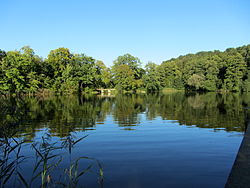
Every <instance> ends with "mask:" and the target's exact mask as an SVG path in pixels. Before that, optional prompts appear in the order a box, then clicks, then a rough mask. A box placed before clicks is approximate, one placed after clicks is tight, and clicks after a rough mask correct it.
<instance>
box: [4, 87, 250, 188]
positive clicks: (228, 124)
mask: <svg viewBox="0 0 250 188" xmlns="http://www.w3.org/2000/svg"><path fill="white" fill-rule="evenodd" d="M0 104H1V113H2V114H1V117H0V121H1V125H2V127H3V128H2V129H1V130H5V129H6V127H7V128H8V129H6V130H7V131H6V132H5V133H4V134H8V135H11V134H12V135H14V137H15V138H16V139H18V140H25V144H24V146H23V147H22V149H21V154H22V155H24V156H25V157H27V158H26V159H25V160H24V161H22V163H20V168H19V171H20V172H21V173H22V175H23V177H24V178H25V179H26V181H27V182H29V181H30V180H31V178H32V176H33V175H32V172H33V169H34V164H36V161H37V159H38V158H39V155H37V154H36V152H35V149H34V147H36V148H39V147H40V146H39V143H41V142H42V141H41V138H42V137H48V141H46V142H49V143H55V146H57V145H62V144H64V146H65V147H64V148H60V149H55V150H53V151H51V155H52V153H53V152H54V153H55V154H60V155H58V156H56V157H55V158H51V161H50V163H51V164H56V163H57V161H58V160H59V158H60V159H61V162H60V165H57V166H55V167H53V169H51V171H49V173H48V174H49V175H50V177H51V179H52V180H53V181H54V182H59V181H62V182H63V181H66V182H67V181H69V180H67V178H65V177H64V176H65V174H67V172H68V171H67V170H66V171H65V169H68V168H69V166H70V164H72V162H74V161H75V160H76V159H78V158H79V157H83V156H84V158H82V159H80V160H79V161H78V169H77V170H76V171H77V172H78V173H79V172H80V171H82V170H84V169H87V170H86V173H84V174H83V175H82V176H80V177H79V179H78V184H77V186H78V187H87V188H88V187H91V188H93V187H106V188H117V187H119V188H123V187H124V188H125V187H126V188H138V187H142V188H147V187H150V188H151V187H157V188H163V187H164V188H166V187H170V188H175V187H176V188H179V187H180V188H183V187H185V188H187V187H190V188H191V187H192V188H193V187H202V188H206V187H208V188H211V187H213V188H216V187H218V188H219V187H224V185H225V183H226V181H227V177H228V175H229V173H230V170H231V168H232V165H233V163H234V160H235V157H236V155H237V152H238V149H239V146H240V144H241V141H242V138H243V134H244V130H245V124H246V122H245V119H246V118H245V117H246V116H247V115H248V114H247V113H248V112H247V111H246V110H245V107H247V106H250V94H247V93H243V94H237V93H233V94H232V93H230V94H229V93H226V94H218V93H205V94H199V93H184V92H172V93H165V94H154V95H153V94H151V95H145V94H141V95H116V96H62V97H56V96H53V97H22V98H1V103H0ZM46 134H47V136H46ZM0 136H1V137H2V136H3V132H2V133H1V134H0ZM85 136H86V137H85ZM83 137H84V138H83ZM80 138H83V139H82V140H80V141H79V142H77V143H76V144H75V145H74V147H72V148H71V146H69V143H70V142H67V141H68V140H71V142H72V140H73V141H74V142H76V141H77V140H78V139H80ZM31 144H34V145H33V146H34V147H33V148H32V147H31ZM69 148H70V149H69ZM40 149H41V148H40ZM12 157H13V156H12ZM58 164H59V163H58ZM39 169H42V167H41V166H40V167H39ZM100 169H101V171H103V176H102V177H100V173H99V172H100ZM39 181H40V180H39V177H38V178H37V179H36V180H35V181H34V182H33V184H31V185H32V187H36V186H38V185H39ZM18 184H20V178H19V179H18V178H15V177H14V176H13V177H12V179H11V181H9V183H8V184H7V185H8V186H9V187H13V186H17V185H18ZM58 186H59V184H58Z"/></svg>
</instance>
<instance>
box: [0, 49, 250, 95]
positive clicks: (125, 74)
mask: <svg viewBox="0 0 250 188" xmlns="http://www.w3.org/2000/svg"><path fill="white" fill-rule="evenodd" d="M0 67H1V68H0V94H4V95H6V94H7V95H9V94H11V95H13V94H37V93H43V94H50V93H54V94H72V93H83V92H85V93H86V92H93V91H95V89H97V88H116V89H117V90H118V91H131V92H135V91H136V90H144V91H148V92H153V91H159V90H160V89H162V88H173V89H185V90H198V91H249V90H250V45H247V46H242V47H238V48H229V49H227V50H225V51H224V52H221V51H210V52H198V53H196V54H187V55H184V56H179V57H178V58H173V59H170V60H168V61H163V62H162V63H161V64H160V65H157V64H155V63H153V62H149V63H147V65H146V66H145V68H142V63H141V61H140V59H139V58H137V57H134V56H132V55H130V54H125V55H123V56H119V57H118V58H117V59H116V60H114V62H113V66H112V67H110V68H109V67H107V66H105V64H104V63H103V62H102V61H100V60H95V59H94V58H92V57H89V56H86V55H85V54H74V53H72V52H70V50H69V49H67V48H63V47H62V48H58V49H56V50H52V51H50V53H49V55H48V57H47V58H45V59H43V58H41V57H39V56H38V55H35V53H34V50H33V49H31V48H30V47H28V46H24V47H23V48H21V50H19V51H8V52H5V51H3V50H0Z"/></svg>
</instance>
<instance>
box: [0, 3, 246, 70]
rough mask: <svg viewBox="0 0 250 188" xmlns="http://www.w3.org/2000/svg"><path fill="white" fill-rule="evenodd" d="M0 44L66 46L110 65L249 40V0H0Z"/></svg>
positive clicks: (38, 48)
mask: <svg viewBox="0 0 250 188" xmlns="http://www.w3.org/2000/svg"><path fill="white" fill-rule="evenodd" d="M0 20H1V22H0V49H3V50H6V51H9V50H15V49H17V50H18V49H20V48H21V47H22V46H24V45H29V46H30V47H31V48H33V49H34V50H35V52H36V54H38V55H40V56H42V57H47V55H48V53H49V51H50V50H52V49H56V48H58V47H67V48H69V49H70V50H71V51H72V52H74V53H85V54H86V55H89V56H92V57H94V58H96V59H100V60H103V61H104V63H105V64H106V65H109V66H110V65H112V62H113V60H114V59H116V57H117V56H119V55H123V54H125V53H130V54H132V55H134V56H137V57H139V58H140V59H141V60H142V61H143V62H144V63H147V62H148V61H153V62H156V63H158V64H159V63H161V61H163V60H167V59H170V58H172V57H177V56H179V55H184V54H187V53H195V52H198V51H207V50H215V49H218V50H225V49H226V48H228V47H237V46H241V45H245V44H250V1H249V0H234V1H233V0H171V1H170V0H126V1H125V0H71V1H70V0H23V1H21V0H1V11H0Z"/></svg>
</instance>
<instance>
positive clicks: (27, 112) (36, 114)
mask: <svg viewBox="0 0 250 188" xmlns="http://www.w3.org/2000/svg"><path fill="white" fill-rule="evenodd" d="M246 106H250V94H249V93H244V94H237V93H233V94H232V93H231V94H217V93H205V94H198V93H193V94H187V93H184V92H177V93H169V94H153V95H117V96H116V97H98V96H81V97H78V96H63V97H56V96H54V97H23V98H3V97H2V98H1V100H0V108H1V114H0V123H1V130H2V131H1V132H0V134H2V133H3V131H5V134H6V133H8V134H12V133H14V132H15V133H16V132H17V133H18V135H17V136H21V135H24V134H27V133H29V134H28V135H26V137H27V139H28V140H32V139H33V137H34V136H35V132H36V131H38V130H39V129H43V128H45V127H46V128H49V130H50V132H51V133H52V134H53V135H56V136H58V137H65V136H68V135H69V134H70V133H71V132H73V131H79V130H81V131H86V130H88V131H89V130H95V126H96V124H102V123H104V122H105V121H106V118H107V117H108V116H112V117H113V120H114V122H115V123H117V124H118V125H119V126H120V127H124V128H123V129H122V130H130V131H133V130H134V129H136V127H131V126H138V125H141V126H143V125H142V124H141V114H142V113H143V114H145V116H146V118H147V120H153V119H155V118H162V119H164V120H178V122H179V124H180V125H187V126H193V125H195V126H197V127H200V128H213V129H214V130H215V131H217V130H220V129H224V130H226V131H239V132H241V131H244V129H245V117H246V114H245V113H246V110H245V109H244V108H245V107H246ZM248 111H249V110H248ZM247 113H249V112H247ZM0 136H2V135H0Z"/></svg>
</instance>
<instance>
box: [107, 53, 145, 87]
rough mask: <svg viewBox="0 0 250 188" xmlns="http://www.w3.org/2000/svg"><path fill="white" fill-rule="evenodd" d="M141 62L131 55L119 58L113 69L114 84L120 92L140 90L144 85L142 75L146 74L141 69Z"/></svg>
mask: <svg viewBox="0 0 250 188" xmlns="http://www.w3.org/2000/svg"><path fill="white" fill-rule="evenodd" d="M140 66H141V62H140V60H139V58H137V57H134V56H132V55H130V54H125V55H123V56H119V57H118V58H117V59H116V60H115V61H114V65H113V67H112V72H113V74H114V77H113V82H114V84H115V86H116V88H118V89H119V90H126V91H129V90H133V91H135V90H136V89H137V88H140V87H141V85H142V80H141V79H142V75H143V73H144V71H143V69H141V67H140Z"/></svg>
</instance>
